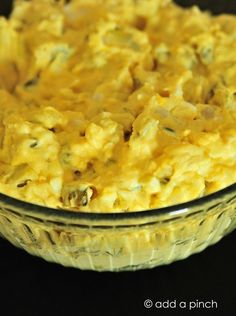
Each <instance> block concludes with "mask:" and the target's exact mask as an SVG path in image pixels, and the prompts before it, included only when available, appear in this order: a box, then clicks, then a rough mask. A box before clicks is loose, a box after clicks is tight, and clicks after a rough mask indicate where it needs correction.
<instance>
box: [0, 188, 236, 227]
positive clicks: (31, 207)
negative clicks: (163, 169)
mask: <svg viewBox="0 0 236 316" xmlns="http://www.w3.org/2000/svg"><path fill="white" fill-rule="evenodd" d="M234 191H235V195H236V183H234V184H232V185H230V186H227V187H226V188H224V189H221V190H219V191H216V192H214V193H211V194H209V195H205V196H203V197H200V198H197V199H194V200H191V201H188V202H185V203H180V204H175V205H171V206H167V207H163V208H154V209H147V210H140V211H129V212H111V213H110V212H109V213H106V212H82V211H76V210H71V209H63V208H52V207H47V206H42V205H38V204H33V203H29V202H26V201H23V200H19V199H16V198H14V197H10V196H8V195H6V194H2V193H0V208H1V207H2V209H3V210H6V211H10V212H12V211H13V212H17V213H18V214H20V213H24V211H26V212H27V214H28V215H30V216H34V215H37V217H40V218H41V216H40V215H42V217H50V218H53V217H55V218H60V219H63V218H64V219H65V220H68V219H70V220H90V221H92V222H94V221H120V220H132V219H133V220H135V219H149V218H152V217H158V216H161V215H169V216H172V215H176V214H180V213H185V214H186V215H188V213H189V212H190V210H192V208H195V207H200V208H201V206H204V205H205V204H207V203H210V202H213V201H215V200H218V201H219V200H220V199H222V198H223V197H225V196H227V195H230V194H232V193H233V192H234ZM22 211H23V212H22ZM198 212H201V210H198ZM202 212H204V209H203V210H202Z"/></svg>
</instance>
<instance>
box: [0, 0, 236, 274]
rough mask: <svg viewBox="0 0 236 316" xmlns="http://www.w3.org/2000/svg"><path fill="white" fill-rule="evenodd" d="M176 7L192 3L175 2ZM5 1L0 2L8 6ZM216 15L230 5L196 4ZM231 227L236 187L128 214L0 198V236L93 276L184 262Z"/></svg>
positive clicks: (231, 7) (231, 3)
mask: <svg viewBox="0 0 236 316" xmlns="http://www.w3.org/2000/svg"><path fill="white" fill-rule="evenodd" d="M176 2H177V3H179V4H191V5H192V4H193V2H194V1H192V0H191V1H185V0H182V1H181V0H178V1H176ZM9 3H10V1H9V0H7V1H5V0H4V1H3V4H1V6H3V10H5V9H4V4H5V5H8V6H9ZM195 3H196V4H198V3H199V4H202V5H203V7H204V9H205V8H209V9H212V11H215V12H216V13H219V12H220V10H221V9H222V11H224V12H226V11H228V12H232V13H234V12H235V6H234V4H235V3H234V0H232V1H227V3H226V2H225V1H210V0H209V1H206V0H203V1H200V0H199V1H195ZM235 227H236V184H233V185H231V186H229V187H227V188H225V189H223V190H221V191H218V192H216V193H213V194H211V195H208V196H205V197H202V198H200V199H197V200H194V201H190V202H187V203H183V204H179V205H175V206H170V207H166V208H162V209H155V210H147V211H141V212H131V213H112V214H111V213H109V214H108V213H81V212H73V211H68V210H62V209H59V210H58V209H51V208H46V207H42V206H38V205H34V204H30V203H26V202H23V201H19V200H16V199H14V198H11V197H8V196H6V195H3V194H0V235H1V236H2V237H4V238H6V239H7V240H9V241H10V242H11V243H12V244H13V245H15V246H17V247H19V248H22V249H24V250H26V251H27V252H29V253H30V254H33V255H36V256H40V257H42V258H44V259H45V260H48V261H51V262H57V263H60V264H62V265H64V266H71V267H76V268H80V269H89V270H96V271H125V270H137V269H146V268H152V267H156V266H159V265H163V264H169V263H171V262H173V261H175V260H180V259H184V258H186V257H188V256H190V255H191V254H193V253H197V252H200V251H202V250H204V249H205V248H206V247H207V246H209V245H212V244H214V243H216V242H218V241H219V240H220V239H221V238H222V237H223V236H225V235H226V234H228V233H230V232H231V231H232V230H233V229H234V228H235Z"/></svg>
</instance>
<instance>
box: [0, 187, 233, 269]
mask: <svg viewBox="0 0 236 316" xmlns="http://www.w3.org/2000/svg"><path fill="white" fill-rule="evenodd" d="M235 227H236V184H233V185H231V186H230V187H227V188H225V189H223V190H221V191H218V192H216V193H213V194H211V195H208V196H205V197H202V198H200V199H197V200H194V201H190V202H187V203H183V204H179V205H176V206H170V207H166V208H162V209H154V210H148V211H141V212H130V213H82V212H74V211H68V210H62V209H51V208H46V207H42V206H38V205H34V204H30V203H26V202H23V201H19V200H16V199H13V198H11V197H8V196H5V195H2V194H0V235H2V236H3V237H5V238H6V239H7V240H9V241H10V242H11V243H12V244H14V245H15V246H17V247H20V248H22V249H24V250H26V251H27V252H29V253H31V254H33V255H37V256H40V257H42V258H44V259H46V260H48V261H52V262H57V263H60V264H62V265H64V266H71V267H75V268H80V269H89V270H96V271H125V270H137V269H146V268H152V267H156V266H159V265H163V264H169V263H171V262H173V261H175V260H180V259H184V258H186V257H188V256H189V255H191V254H193V253H196V252H199V251H202V250H203V249H205V248H206V247H207V246H209V245H212V244H214V243H216V242H217V241H219V240H220V239H221V238H222V237H223V236H224V235H226V234H228V233H229V232H231V231H232V230H233V229H234V228H235Z"/></svg>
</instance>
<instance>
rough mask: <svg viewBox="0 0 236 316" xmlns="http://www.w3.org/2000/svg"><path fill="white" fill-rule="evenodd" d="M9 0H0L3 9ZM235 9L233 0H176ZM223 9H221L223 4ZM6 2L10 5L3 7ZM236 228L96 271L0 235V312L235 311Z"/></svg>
mask: <svg viewBox="0 0 236 316" xmlns="http://www.w3.org/2000/svg"><path fill="white" fill-rule="evenodd" d="M10 2H11V1H10V0H0V11H1V13H2V12H4V13H7V12H9V7H10ZM178 2H181V3H185V4H186V3H187V4H188V5H189V4H193V3H201V4H202V8H209V7H208V6H209V4H210V5H211V7H212V9H213V11H214V12H216V13H217V12H222V11H224V12H227V11H228V12H230V11H231V12H233V11H232V9H233V10H234V12H235V9H236V1H235V0H232V1H230V0H227V1H216V0H211V1H206V0H202V1H191V0H186V1H178ZM220 3H221V4H222V3H223V4H224V8H223V9H222V5H220ZM7 7H8V8H7ZM235 242H236V232H234V233H232V234H231V235H229V236H227V237H225V238H224V239H223V240H222V241H221V242H219V243H218V244H217V245H215V246H212V247H210V248H208V249H207V250H205V251H204V252H202V253H201V254H197V255H193V256H192V257H190V258H189V259H186V260H184V261H180V262H176V263H174V264H172V265H169V266H163V267H159V268H156V269H152V270H146V271H137V272H132V273H129V272H125V273H118V274H117V273H96V272H87V271H79V270H75V269H69V268H64V267H62V266H59V265H56V264H50V263H47V262H45V261H43V260H42V259H39V258H36V257H32V256H30V255H28V254H27V253H25V252H24V251H22V250H18V249H16V248H14V247H13V246H11V245H10V244H9V243H8V242H7V241H5V240H3V239H0V303H1V304H0V308H1V309H0V315H3V316H21V315H22V316H28V315H29V316H37V315H45V316H47V315H66V316H67V315H68V316H69V315H79V316H87V315H88V316H90V315H114V316H115V315H132V316H133V315H172V314H173V315H186V314H187V315H227V316H233V315H236V291H235V288H234V285H235V283H236V275H235V262H236V255H235V253H236V250H235ZM147 298H149V299H152V300H153V301H154V302H155V301H165V300H168V299H169V300H175V299H176V300H177V301H178V302H179V301H181V300H182V301H185V302H187V303H188V302H190V301H196V300H198V301H201V300H202V301H207V300H212V299H213V300H215V301H217V303H218V309H205V310H204V309H195V310H193V311H191V312H187V311H185V310H181V309H180V308H176V309H173V310H171V309H165V310H164V309H162V310H160V309H155V308H154V307H153V308H151V309H150V310H146V309H145V308H144V306H143V302H144V300H145V299H147Z"/></svg>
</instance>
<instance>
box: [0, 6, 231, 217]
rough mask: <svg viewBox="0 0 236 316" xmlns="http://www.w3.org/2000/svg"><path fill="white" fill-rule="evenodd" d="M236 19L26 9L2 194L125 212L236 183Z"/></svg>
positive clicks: (7, 103) (3, 122) (3, 151)
mask: <svg viewBox="0 0 236 316" xmlns="http://www.w3.org/2000/svg"><path fill="white" fill-rule="evenodd" d="M235 52H236V17H235V16H230V15H221V16H212V15H211V14H210V13H204V12H201V11H200V10H199V9H198V8H197V7H193V8H188V9H183V8H181V7H179V6H177V5H176V4H174V3H173V2H171V1H169V0H138V1H135V0H119V1H117V0H116V1H115V0H72V1H69V2H68V1H63V0H62V1H53V0H32V1H22V0H18V1H15V8H14V10H13V13H12V15H11V18H10V19H9V20H6V19H5V18H3V17H1V18H0V144H1V147H0V192H2V193H5V194H7V195H10V196H13V197H16V198H18V199H21V200H26V201H28V202H32V203H36V204H42V205H46V206H50V207H55V208H69V209H74V210H75V211H76V210H80V211H91V212H124V211H135V210H144V209H150V208H159V207H164V206H168V205H173V204H177V203H181V202H186V201H189V200H192V199H196V198H199V197H201V196H204V195H207V194H209V193H212V192H215V191H217V190H220V189H222V188H224V187H226V186H228V185H230V184H232V183H234V182H236V54H235Z"/></svg>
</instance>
